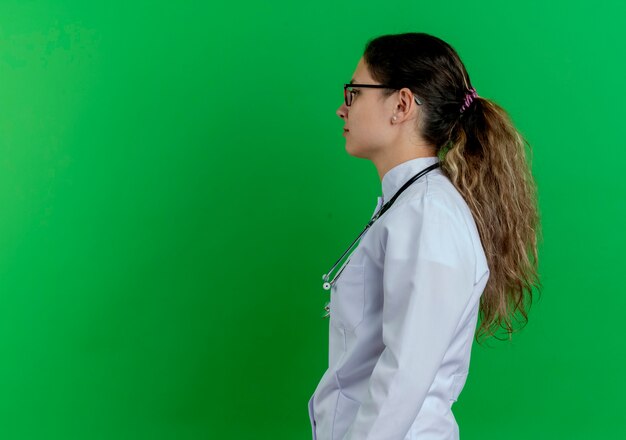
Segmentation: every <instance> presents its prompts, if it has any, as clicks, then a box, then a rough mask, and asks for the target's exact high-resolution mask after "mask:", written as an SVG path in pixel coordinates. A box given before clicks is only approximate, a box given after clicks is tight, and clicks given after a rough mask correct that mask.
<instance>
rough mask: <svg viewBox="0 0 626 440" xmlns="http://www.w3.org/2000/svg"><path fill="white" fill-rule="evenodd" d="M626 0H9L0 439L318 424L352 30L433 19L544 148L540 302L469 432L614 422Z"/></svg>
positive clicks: (502, 355)
mask: <svg viewBox="0 0 626 440" xmlns="http://www.w3.org/2000/svg"><path fill="white" fill-rule="evenodd" d="M625 13H626V7H624V6H623V3H622V2H618V1H614V2H602V1H600V2H582V1H565V0H561V1H558V2H557V1H555V2H544V1H539V0H534V1H524V2H517V3H507V4H506V5H504V4H503V3H502V2H499V1H482V2H476V3H468V2H466V1H456V0H455V1H449V2H438V3H437V2H436V3H434V4H433V2H429V3H426V2H417V1H398V2H394V3H393V4H381V3H378V2H362V1H360V2H352V1H348V2H343V3H336V2H331V1H320V2H316V3H310V2H309V3H306V2H305V3H296V2H282V3H281V2H274V3H256V2H245V3H241V2H230V3H221V4H215V3H208V2H191V1H187V2H147V1H141V2H122V1H119V0H114V1H107V2H100V4H90V2H78V1H76V2H70V1H57V2H52V1H48V2H26V1H1V2H0V206H1V210H2V211H1V212H2V215H0V356H1V358H0V438H2V439H7V440H8V439H249V438H255V439H289V440H292V439H310V438H311V433H310V427H309V419H308V412H307V401H308V398H309V397H310V395H311V394H312V393H313V390H314V389H315V386H316V385H317V383H318V381H319V379H320V378H321V376H322V374H323V372H324V370H325V368H326V366H327V361H328V355H327V348H328V345H327V344H328V341H327V337H328V333H327V332H328V321H327V320H323V319H321V314H322V312H323V310H322V307H323V305H324V303H325V301H326V300H327V299H328V297H327V292H326V291H324V290H323V289H322V286H321V284H322V281H321V275H322V274H323V273H324V272H325V271H327V269H328V268H329V267H330V265H331V264H332V263H333V262H334V261H335V259H336V258H337V257H338V255H339V254H340V253H341V252H342V251H343V250H344V248H345V247H346V246H347V245H348V244H349V243H350V242H351V240H353V239H354V237H355V235H356V234H358V232H360V230H361V229H362V227H363V226H364V224H365V223H366V222H367V220H368V219H369V217H370V215H371V213H372V212H373V210H374V208H375V206H376V197H377V196H378V195H380V181H379V180H378V176H377V174H376V171H375V168H374V166H373V165H372V164H371V162H368V161H364V160H363V159H356V158H353V157H350V156H349V155H348V154H347V153H346V152H345V149H344V138H343V137H342V135H341V132H342V127H343V123H342V121H341V120H340V119H339V118H338V117H337V115H336V114H335V111H336V109H337V108H338V107H339V105H341V102H342V99H343V95H342V84H343V83H344V82H348V81H349V79H350V78H351V74H352V73H353V71H354V68H355V67H356V63H357V61H358V59H359V57H360V56H361V54H362V51H363V48H364V45H365V42H366V41H367V40H368V39H369V38H372V37H374V36H377V35H380V34H384V33H399V32H428V33H432V34H434V35H436V36H438V37H440V38H443V39H444V40H446V41H448V42H449V43H450V44H451V45H452V46H453V47H454V48H455V49H457V51H458V52H459V54H460V56H461V58H462V59H463V61H464V62H465V64H466V67H467V69H468V71H469V73H470V76H471V79H472V83H473V85H474V86H475V87H476V89H477V91H478V94H479V95H481V96H484V97H487V98H490V99H493V100H495V101H496V102H498V103H499V104H500V105H502V106H503V107H504V108H505V109H507V111H509V113H510V115H511V117H512V118H513V120H514V122H515V123H516V125H517V127H518V128H519V130H520V132H522V133H523V134H524V135H525V136H526V137H527V138H528V140H529V142H530V143H531V145H532V147H533V159H532V169H533V174H534V175H535V178H536V180H537V184H538V187H539V199H540V200H539V201H540V212H541V216H542V224H543V230H544V242H543V243H541V245H540V272H541V276H542V281H543V283H544V291H543V295H542V297H541V299H540V300H539V301H538V302H536V303H535V304H533V306H532V307H531V311H530V321H529V324H528V325H527V326H526V327H525V328H524V330H523V331H522V332H521V333H519V334H517V335H515V336H514V339H513V341H512V342H510V343H509V342H498V341H496V340H493V341H492V342H490V343H489V344H488V345H485V346H478V345H476V344H475V345H474V347H473V351H472V361H471V368H470V376H469V378H468V381H467V384H466V386H465V389H464V390H463V392H462V394H461V396H460V397H459V400H458V402H457V403H456V404H455V405H454V407H453V408H454V413H455V416H456V419H457V421H458V423H459V426H460V433H461V438H462V439H464V440H471V439H480V440H483V439H525V438H535V439H557V438H558V439H561V438H563V439H565V438H567V439H591V438H603V439H604V438H620V437H622V436H626V429H625V428H624V427H623V421H622V420H623V414H622V413H623V412H624V410H625V409H626V405H625V404H624V403H623V395H624V392H626V383H625V382H626V381H625V380H624V372H623V371H624V366H625V365H626V353H625V346H626V344H625V343H624V339H623V338H624V331H623V318H624V310H625V308H626V299H625V298H626V295H625V293H626V289H625V283H624V278H623V276H624V265H625V264H624V263H625V262H626V261H625V258H624V254H623V250H624V248H625V245H626V233H625V232H624V229H625V228H624V225H625V224H626V222H625V215H624V214H625V208H624V200H626V197H625V195H626V191H625V186H626V185H625V180H624V178H623V174H622V170H623V164H624V161H625V160H626V153H625V147H626V145H625V144H626V142H625V141H624V137H623V134H622V131H623V130H622V128H623V126H624V122H623V119H624V115H625V113H626V112H625V111H624V106H625V103H626V92H625V90H626V88H625V87H624V78H625V77H626V75H625V69H624V67H625V64H624V58H623V54H624V43H625V41H626V32H625V31H624V26H623V24H624V20H625V16H626V14H625Z"/></svg>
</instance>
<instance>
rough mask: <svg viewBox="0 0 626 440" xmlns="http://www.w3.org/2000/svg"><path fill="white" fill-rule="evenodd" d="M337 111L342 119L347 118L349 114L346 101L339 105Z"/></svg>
mask: <svg viewBox="0 0 626 440" xmlns="http://www.w3.org/2000/svg"><path fill="white" fill-rule="evenodd" d="M336 113H337V116H339V117H340V118H341V119H345V118H346V116H348V106H347V105H346V103H345V102H344V103H342V104H341V105H340V106H339V108H338V109H337V112H336Z"/></svg>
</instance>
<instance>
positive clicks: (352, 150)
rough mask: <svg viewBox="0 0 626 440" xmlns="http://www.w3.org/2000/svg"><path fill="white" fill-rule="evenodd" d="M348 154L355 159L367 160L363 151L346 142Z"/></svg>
mask: <svg viewBox="0 0 626 440" xmlns="http://www.w3.org/2000/svg"><path fill="white" fill-rule="evenodd" d="M346 152H347V153H348V154H349V155H350V156H353V157H359V158H362V159H365V158H366V154H365V151H363V149H360V148H358V147H355V146H353V145H350V144H349V143H348V142H346Z"/></svg>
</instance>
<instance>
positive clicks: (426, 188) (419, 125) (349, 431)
mask: <svg viewBox="0 0 626 440" xmlns="http://www.w3.org/2000/svg"><path fill="white" fill-rule="evenodd" d="M344 98H345V102H344V104H342V105H341V107H339V109H338V110H337V115H338V116H339V117H340V118H342V119H343V121H344V136H345V138H346V150H347V152H348V153H349V154H350V155H352V156H355V157H360V158H365V159H368V160H371V161H372V162H373V163H374V165H375V166H376V169H377V170H378V175H379V177H380V179H381V185H382V197H379V198H378V203H377V206H376V210H375V211H374V215H373V216H372V219H371V220H370V222H369V223H368V225H367V227H366V229H365V230H364V233H362V235H361V236H360V237H359V238H360V242H359V243H358V245H357V247H356V249H355V250H354V251H353V252H352V253H351V254H348V256H346V257H345V258H343V260H342V258H340V259H339V261H338V262H337V263H339V262H341V261H343V263H342V264H335V266H333V269H331V271H330V273H328V274H326V275H324V281H325V282H324V288H326V289H327V290H330V303H329V304H328V305H327V307H326V310H327V311H328V313H329V315H330V326H329V351H330V352H329V366H328V369H327V370H326V372H325V373H324V375H323V377H322V378H321V380H320V382H319V384H318V385H317V388H316V390H315V392H314V393H313V396H311V399H310V400H309V416H310V420H311V427H312V430H313V439H317V440H332V439H336V440H339V439H342V440H383V439H384V440H408V439H419V440H435V439H437V440H444V439H458V438H459V429H458V425H457V423H456V421H455V419H454V416H453V414H452V410H451V407H452V404H453V402H454V401H456V399H457V398H458V396H459V394H460V392H461V390H462V389H463V386H464V384H465V381H466V379H467V375H468V371H469V360H470V352H471V346H472V342H473V338H474V337H475V336H476V337H478V336H479V335H481V334H485V333H486V334H487V335H488V336H496V334H495V332H494V330H497V329H498V328H504V330H505V331H506V332H507V334H508V336H509V338H510V336H511V333H512V332H514V331H515V329H514V328H513V326H512V318H513V317H514V315H515V313H516V311H517V312H520V313H521V315H522V316H523V318H524V320H525V322H527V320H528V319H527V312H526V307H525V302H529V303H532V293H533V288H540V287H541V283H540V282H539V277H538V271H537V239H538V237H539V235H540V233H539V214H538V209H537V206H536V188H535V184H534V181H533V178H532V174H531V172H530V168H529V164H528V163H527V161H526V153H525V145H526V144H527V142H526V141H525V140H524V138H523V137H522V136H521V134H520V133H519V132H518V131H517V130H516V129H515V127H514V126H513V124H512V122H511V120H510V118H509V117H508V115H507V113H506V112H505V111H504V110H503V109H502V108H501V107H500V106H498V105H497V104H496V103H495V102H494V101H491V100H489V99H486V98H484V97H480V96H478V94H477V92H476V90H475V89H474V88H473V87H472V84H471V82H470V77H469V75H468V73H467V71H466V70H465V67H464V65H463V63H462V62H461V60H460V59H459V56H458V54H457V53H456V51H455V50H454V49H453V48H452V47H451V46H450V45H449V44H447V43H445V42H444V41H442V40H441V39H439V38H436V37H434V36H431V35H428V34H424V33H405V34H399V35H384V36H380V37H378V38H376V39H373V40H371V41H369V42H368V43H367V45H366V48H365V52H364V54H363V56H362V58H361V59H360V60H359V62H358V65H357V66H356V70H355V71H354V74H353V77H352V81H351V83H350V84H346V85H344ZM357 241H358V238H357V240H355V243H356V242H357ZM353 244H354V243H353ZM348 250H350V249H348ZM347 252H348V251H346V253H347ZM344 255H345V254H344ZM479 314H480V315H481V318H482V319H481V321H482V322H481V325H480V328H479V331H478V334H476V332H475V330H476V325H477V322H478V315H479ZM477 339H478V338H477Z"/></svg>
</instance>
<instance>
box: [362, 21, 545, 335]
mask: <svg viewBox="0 0 626 440" xmlns="http://www.w3.org/2000/svg"><path fill="white" fill-rule="evenodd" d="M363 60H364V62H365V64H366V65H367V67H368V70H369V72H370V75H371V76H372V78H373V79H374V80H376V81H378V82H380V83H381V84H386V85H389V87H390V88H388V89H381V92H382V94H383V96H390V95H391V94H392V93H394V92H396V91H397V90H399V89H401V88H404V87H407V88H409V89H410V90H411V91H412V92H413V93H414V94H415V95H417V96H418V97H419V98H422V103H423V104H422V106H421V108H422V113H421V116H420V120H419V121H418V130H419V131H420V134H421V136H422V138H423V139H424V140H425V141H426V142H427V143H428V144H430V145H433V146H434V147H435V148H436V152H437V155H438V156H439V159H440V162H441V170H442V172H443V173H444V174H445V175H446V176H447V177H448V178H449V179H450V181H451V182H452V184H453V185H454V186H455V188H456V189H457V190H458V191H459V192H460V193H461V195H462V196H463V198H464V199H465V201H466V203H467V204H468V206H469V208H470V210H471V212H472V215H473V217H474V220H475V222H476V225H477V228H478V232H479V234H480V239H481V242H482V245H483V248H484V251H485V255H486V258H487V264H488V266H489V271H490V275H489V279H488V281H487V284H486V286H485V290H484V291H483V294H482V296H481V298H480V306H479V314H480V317H481V325H480V327H479V329H478V331H477V333H476V340H477V341H478V342H479V343H480V341H479V336H481V335H485V334H486V335H487V337H489V336H493V337H495V338H496V339H499V340H500V338H498V337H497V336H496V331H497V330H499V329H504V330H505V331H506V334H507V335H508V339H509V340H510V339H511V336H512V333H514V332H515V331H517V330H516V329H515V328H514V326H513V322H514V321H513V319H514V318H515V316H516V313H517V312H519V314H521V316H522V317H523V319H522V324H523V325H522V327H523V326H525V325H526V324H527V323H528V312H527V306H528V307H530V305H531V304H532V301H533V287H534V288H537V289H538V290H540V289H541V282H540V280H539V276H538V257H537V240H538V238H541V230H540V223H539V212H538V208H537V199H536V185H535V182H534V180H533V177H532V174H531V171H530V165H529V163H527V160H526V152H525V149H526V146H528V150H529V154H531V155H532V149H531V147H530V144H529V143H528V142H527V141H526V139H525V138H524V137H523V136H522V135H521V134H520V133H519V131H518V130H516V128H515V127H514V125H513V122H512V121H511V118H510V117H509V116H508V114H507V112H506V111H505V110H504V109H503V108H502V107H500V106H499V105H498V104H496V103H495V102H494V101H493V100H490V99H486V98H484V97H481V96H478V97H475V98H474V99H473V101H472V102H471V103H470V104H469V107H467V106H466V107H467V108H465V110H464V111H463V112H462V113H461V107H462V106H463V104H464V102H465V97H466V94H467V93H470V89H471V88H472V87H471V81H470V77H469V74H468V73H467V71H466V69H465V66H464V65H463V63H462V62H461V59H460V58H459V55H458V54H457V52H456V51H455V50H454V49H453V48H452V47H451V46H450V45H449V44H448V43H446V42H444V41H443V40H441V39H439V38H437V37H434V36H432V35H429V34H426V33H403V34H396V35H382V36H379V37H377V38H374V39H371V40H369V41H368V42H367V44H366V46H365V52H364V54H363Z"/></svg>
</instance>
